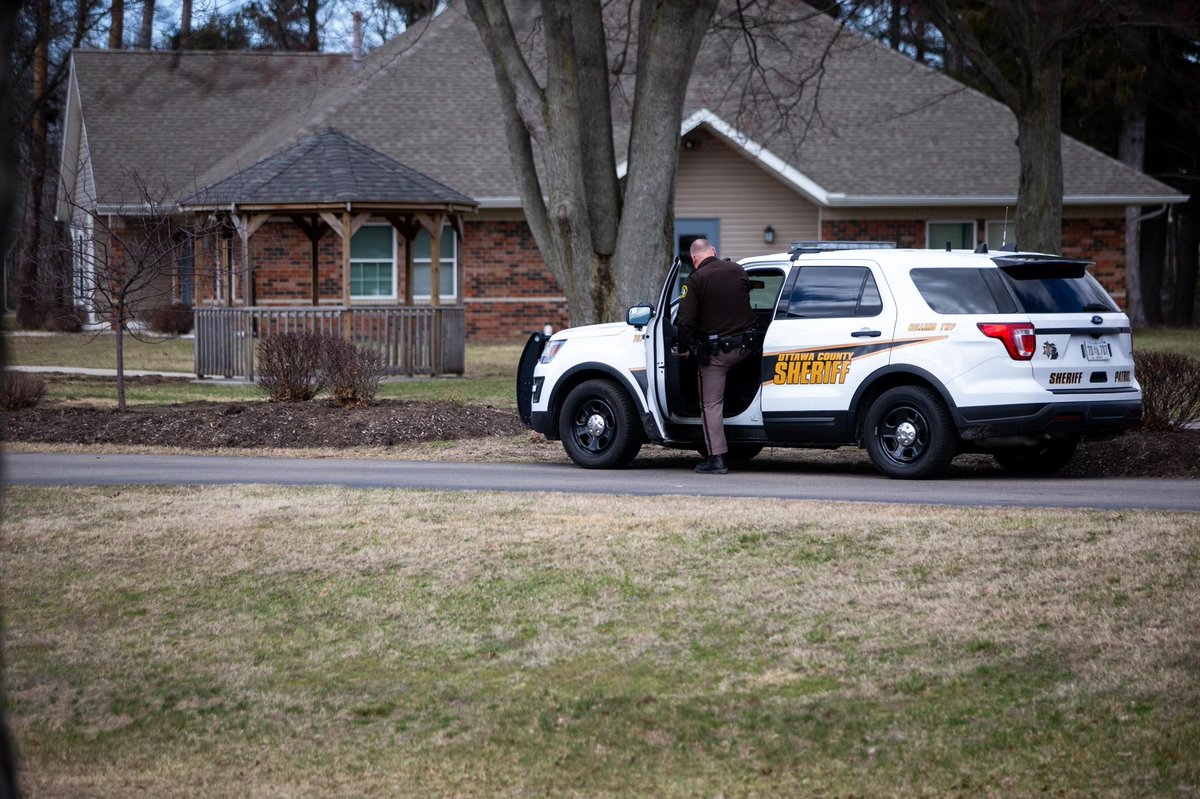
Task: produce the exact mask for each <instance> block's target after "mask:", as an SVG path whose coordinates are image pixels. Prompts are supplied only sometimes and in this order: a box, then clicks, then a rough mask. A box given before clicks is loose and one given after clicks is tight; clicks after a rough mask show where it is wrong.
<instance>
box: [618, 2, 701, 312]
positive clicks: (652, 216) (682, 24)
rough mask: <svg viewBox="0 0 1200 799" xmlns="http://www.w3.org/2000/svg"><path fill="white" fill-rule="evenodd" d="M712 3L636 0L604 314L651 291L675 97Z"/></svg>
mask: <svg viewBox="0 0 1200 799" xmlns="http://www.w3.org/2000/svg"><path fill="white" fill-rule="evenodd" d="M716 7H717V2H716V0H703V2H701V1H700V0H697V1H696V2H686V0H658V1H657V2H651V0H643V3H642V8H641V15H640V18H639V21H638V24H639V29H638V66H637V86H636V88H635V90H634V100H633V125H632V127H631V129H630V135H629V160H628V168H627V170H626V177H625V202H624V210H623V213H622V215H621V227H620V231H619V232H618V234H617V254H616V258H615V262H616V263H615V269H614V276H615V278H616V287H617V292H616V296H615V300H616V301H615V303H613V304H611V305H610V306H609V307H608V308H607V309H605V311H606V312H607V315H608V317H609V318H616V317H619V316H620V314H621V310H622V309H623V308H624V307H625V306H627V305H631V304H633V303H635V302H639V301H641V300H647V299H650V298H652V297H655V296H657V289H658V287H659V286H660V284H661V280H662V276H663V270H664V268H665V267H666V264H667V261H668V260H669V259H670V256H671V251H672V246H671V237H672V235H673V227H674V226H673V219H674V200H675V174H676V170H677V167H678V164H679V130H680V124H681V123H682V121H683V101H684V98H685V96H686V94H687V85H688V79H689V78H690V76H691V73H692V68H693V66H694V65H695V62H696V56H697V54H698V53H699V51H700V45H701V42H702V41H703V40H704V34H705V31H706V30H707V28H708V23H709V21H710V20H711V19H712V15H713V13H714V12H715V11H716Z"/></svg>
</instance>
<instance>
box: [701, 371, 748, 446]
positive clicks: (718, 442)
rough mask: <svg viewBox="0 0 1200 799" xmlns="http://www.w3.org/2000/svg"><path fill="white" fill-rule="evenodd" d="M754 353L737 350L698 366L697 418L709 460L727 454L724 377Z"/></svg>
mask: <svg viewBox="0 0 1200 799" xmlns="http://www.w3.org/2000/svg"><path fill="white" fill-rule="evenodd" d="M753 352H754V350H751V349H743V348H741V347H737V348H735V349H732V350H730V351H729V352H720V353H717V354H716V355H714V356H712V357H711V358H710V359H709V361H708V365H707V366H700V369H699V374H700V418H701V421H702V422H703V426H704V444H705V446H707V447H708V454H709V456H710V457H711V456H713V455H724V454H726V453H728V452H729V445H728V444H727V443H726V442H725V376H726V375H727V374H728V373H729V370H730V369H732V368H733V367H735V366H737V365H738V364H739V363H741V362H742V361H744V360H746V359H747V358H749V357H750V355H751V353H753Z"/></svg>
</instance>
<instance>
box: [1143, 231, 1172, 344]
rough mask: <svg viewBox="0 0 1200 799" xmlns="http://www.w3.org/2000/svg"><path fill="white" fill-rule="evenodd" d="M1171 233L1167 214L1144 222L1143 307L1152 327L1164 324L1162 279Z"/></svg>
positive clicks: (1146, 319)
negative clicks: (1168, 239) (1168, 237)
mask: <svg viewBox="0 0 1200 799" xmlns="http://www.w3.org/2000/svg"><path fill="white" fill-rule="evenodd" d="M1169 232H1170V229H1169V226H1168V224H1167V215H1166V214H1161V215H1159V216H1156V217H1154V218H1153V219H1147V220H1146V221H1144V222H1142V237H1141V239H1142V240H1141V273H1142V307H1144V308H1145V310H1146V318H1145V323H1146V324H1147V325H1149V326H1151V327H1155V326H1158V325H1161V324H1162V323H1163V315H1162V278H1163V266H1164V265H1165V263H1166V258H1167V235H1168V234H1169Z"/></svg>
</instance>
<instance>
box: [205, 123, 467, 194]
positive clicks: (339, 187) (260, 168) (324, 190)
mask: <svg viewBox="0 0 1200 799" xmlns="http://www.w3.org/2000/svg"><path fill="white" fill-rule="evenodd" d="M330 202H338V203H341V202H360V203H392V204H408V205H442V204H446V205H449V204H458V205H474V204H475V201H474V200H472V199H471V198H470V197H467V196H466V195H464V194H460V193H459V192H457V191H455V190H454V189H452V188H450V187H449V186H446V185H443V184H441V183H439V182H437V181H436V180H434V179H432V178H430V177H428V176H426V175H423V174H421V173H420V172H418V171H416V170H414V169H410V168H409V167H406V166H405V165H404V164H401V163H399V162H398V161H396V160H394V159H392V158H388V157H387V156H386V155H384V154H383V153H381V152H379V151H377V150H373V149H371V148H370V147H367V146H366V145H364V144H361V143H359V142H357V141H355V140H354V139H352V138H350V137H349V136H347V135H345V134H344V133H342V132H341V131H339V130H335V129H333V128H327V129H325V130H323V131H321V132H319V133H316V134H313V135H311V136H307V137H305V138H303V139H301V140H300V141H298V142H296V143H295V144H292V145H288V146H287V147H284V148H283V149H282V150H280V151H279V152H277V153H275V154H273V155H270V156H267V157H266V158H264V159H263V160H261V161H259V162H258V163H257V164H254V165H253V166H251V167H248V168H247V169H244V170H241V171H239V172H236V173H234V174H233V175H230V176H229V177H228V178H226V179H225V180H223V181H221V182H219V183H217V184H215V185H213V186H209V187H207V188H205V189H202V190H200V191H199V192H197V193H195V194H193V195H192V196H190V197H188V198H185V200H184V201H183V204H184V205H228V204H231V203H237V204H240V205H250V204H282V203H314V204H317V203H330Z"/></svg>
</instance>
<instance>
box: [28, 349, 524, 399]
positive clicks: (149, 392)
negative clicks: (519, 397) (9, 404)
mask: <svg viewBox="0 0 1200 799" xmlns="http://www.w3.org/2000/svg"><path fill="white" fill-rule="evenodd" d="M110 338H111V337H110ZM71 341H74V343H75V344H76V345H77V348H82V350H81V351H82V352H85V353H87V352H90V353H91V354H92V355H94V356H96V357H97V358H103V357H107V356H106V354H105V352H104V351H103V346H104V345H105V344H108V345H111V341H108V342H105V341H102V340H99V339H91V338H90V337H87V336H79V337H71V336H61V337H53V338H52V337H26V336H16V337H7V338H6V339H5V344H6V346H8V347H9V352H8V356H9V358H10V359H11V362H12V363H16V364H24V365H45V366H64V365H84V364H90V365H93V366H96V365H98V364H104V366H102V367H101V368H107V362H106V361H100V360H98V361H88V360H87V358H86V357H85V356H83V355H79V354H77V353H75V351H74V350H73V349H72V347H70V346H68V344H69V343H70V342H71ZM37 342H41V343H40V344H38V343H37ZM183 344H186V345H187V352H186V356H187V357H186V363H185V359H183V358H182V355H181V353H182V351H181V350H180V349H179V345H183ZM168 346H169V347H170V349H158V350H155V349H153V348H156V347H168ZM89 347H99V348H100V349H97V350H88V349H87V348H89ZM140 347H141V348H144V350H140V351H142V352H143V354H144V355H147V357H148V356H149V355H151V354H156V353H157V354H158V355H160V356H163V358H164V359H163V360H160V361H158V362H156V363H157V364H159V365H155V366H136V367H135V366H132V365H129V368H130V369H135V368H137V369H151V370H154V371H159V370H162V371H178V370H180V369H190V368H191V357H192V356H191V349H190V347H191V342H190V341H182V340H179V339H174V340H171V341H169V342H166V343H164V344H141V345H140ZM172 353H174V356H173V357H174V358H175V360H174V361H169V360H166V356H170V355H171V354H172ZM520 355H521V345H516V344H479V345H474V344H472V345H468V346H467V357H466V375H465V376H464V377H463V378H456V377H447V378H436V379H435V378H428V377H417V378H411V379H409V378H399V379H393V380H389V381H387V382H385V383H383V384H382V385H381V386H380V390H379V396H380V397H383V398H393V399H408V400H431V401H436V400H447V401H451V402H461V403H467V404H482V405H494V406H496V407H514V408H515V407H516V396H515V392H516V368H517V367H516V364H517V359H518V358H519V357H520ZM113 357H114V358H115V356H113ZM126 357H127V358H128V357H129V351H127V353H126ZM39 359H40V360H39ZM142 363H152V361H150V360H143V361H142ZM40 377H42V379H44V380H45V381H46V383H47V387H48V392H47V399H48V401H50V402H52V403H53V402H59V403H69V404H86V405H98V406H102V407H104V406H112V407H116V403H117V382H116V380H115V379H108V378H98V377H76V376H70V375H53V374H51V375H40ZM264 398H265V397H264V395H263V394H262V392H260V391H259V390H258V389H257V388H256V387H255V386H252V385H236V384H224V383H214V382H204V383H196V382H193V381H192V380H191V377H190V375H181V377H180V379H179V380H164V379H160V378H145V379H142V378H130V379H128V380H127V383H126V399H127V401H128V403H129V404H131V405H158V404H164V403H178V402H231V401H237V400H253V399H264Z"/></svg>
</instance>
